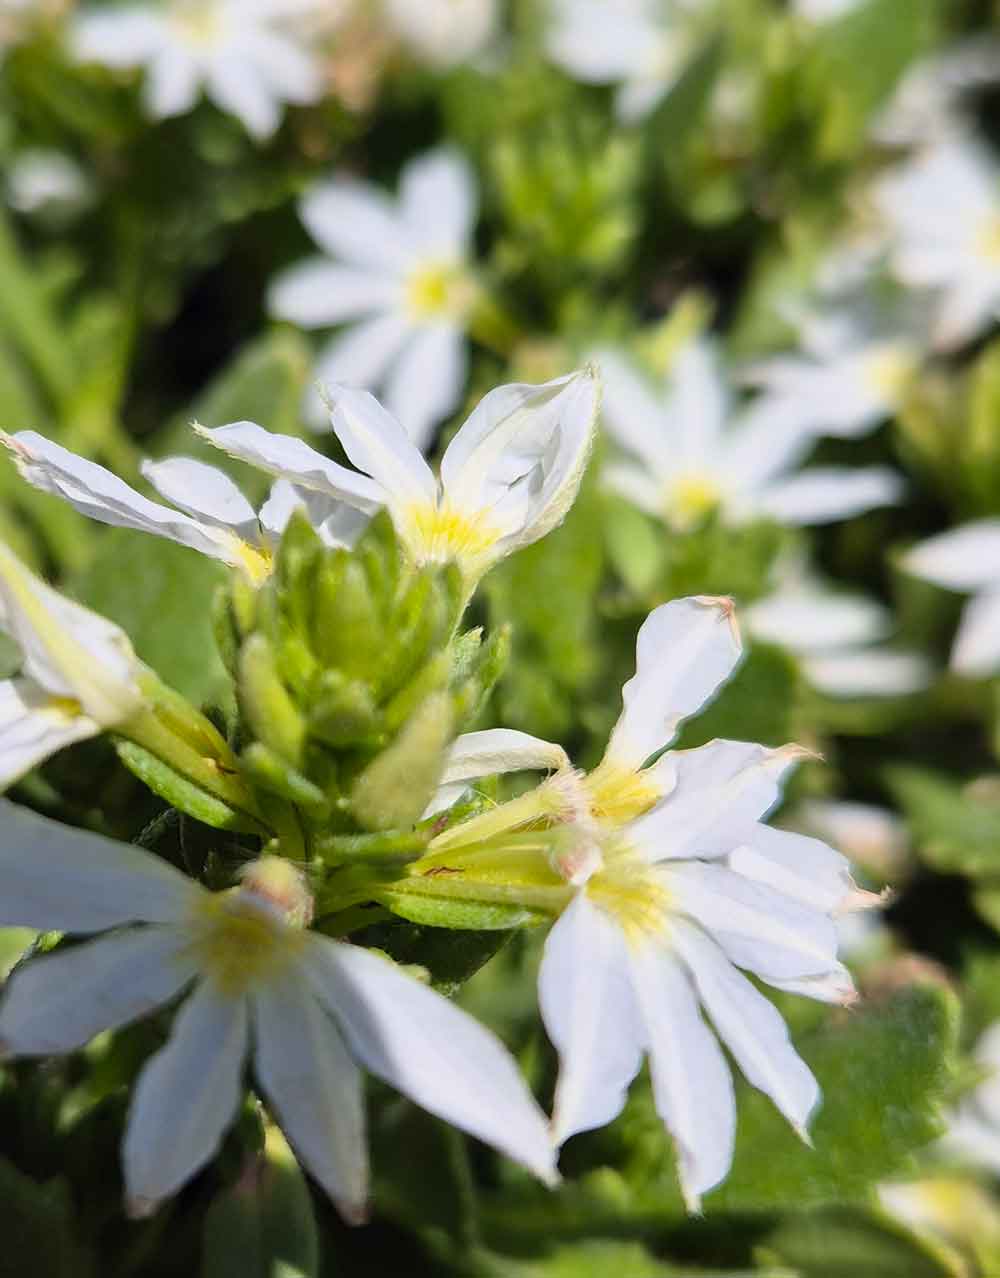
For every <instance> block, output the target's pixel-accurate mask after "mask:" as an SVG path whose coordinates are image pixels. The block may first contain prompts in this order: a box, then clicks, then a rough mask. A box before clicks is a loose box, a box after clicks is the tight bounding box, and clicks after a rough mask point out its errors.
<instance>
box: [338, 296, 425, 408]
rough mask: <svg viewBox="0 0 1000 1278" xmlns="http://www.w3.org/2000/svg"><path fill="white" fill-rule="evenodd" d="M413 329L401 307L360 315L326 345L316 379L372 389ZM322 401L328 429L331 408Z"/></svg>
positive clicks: (379, 382)
mask: <svg viewBox="0 0 1000 1278" xmlns="http://www.w3.org/2000/svg"><path fill="white" fill-rule="evenodd" d="M413 331H414V330H413V324H412V323H411V321H410V318H409V316H408V315H407V314H406V312H405V311H403V310H402V309H396V310H392V311H385V312H378V313H377V314H375V315H373V316H371V317H370V318H363V319H359V320H358V322H357V323H356V324H351V325H350V326H349V327H347V328H344V329H342V330H341V331H340V332H339V333H338V334H337V335H336V336H335V337H333V338H331V339H330V341H329V342H328V343H327V344H326V346H324V347H323V349H322V351H321V352H320V354H319V358H318V359H317V361H316V380H317V382H318V383H319V385H320V387H324V386H328V385H331V384H335V385H344V386H360V387H362V388H363V389H372V388H373V387H376V386H380V385H381V384H382V382H383V381H384V379H385V377H386V375H387V373H388V372H389V369H390V368H391V366H392V362H393V360H394V359H396V358H397V357H398V356H399V353H400V351H401V350H403V348H404V347H405V345H406V343H407V342H408V341H409V340H410V338H411V337H412V336H413ZM317 399H319V396H318V395H317ZM320 404H321V406H322V410H323V411H322V413H321V414H320V416H319V418H318V419H317V424H318V425H319V426H320V427H321V428H322V429H327V428H328V423H329V411H328V410H327V408H326V406H325V404H323V403H322V400H320Z"/></svg>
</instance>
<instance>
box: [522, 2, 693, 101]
mask: <svg viewBox="0 0 1000 1278" xmlns="http://www.w3.org/2000/svg"><path fill="white" fill-rule="evenodd" d="M691 7H692V5H691V4H690V2H689V0H688V2H685V0H552V3H551V19H550V25H549V30H548V36H547V40H546V47H547V49H548V54H549V57H550V58H551V59H552V60H553V62H555V63H557V64H558V65H559V66H561V67H562V68H563V69H564V70H566V71H568V72H569V74H570V75H572V76H575V77H576V78H577V79H578V80H582V81H584V83H587V84H617V85H619V88H618V91H617V93H616V95H615V111H616V113H617V115H618V118H619V119H620V120H622V121H625V122H628V123H632V122H634V121H637V120H640V119H641V118H642V117H643V116H644V115H647V114H648V113H649V112H650V111H652V110H653V108H654V107H655V106H656V105H657V104H658V103H659V102H660V101H661V100H662V99H663V97H664V96H665V95H666V94H667V93H668V92H669V91H670V89H672V88H673V86H674V85H675V84H676V83H677V80H678V79H679V78H680V75H681V73H682V72H683V70H684V67H685V65H686V63H687V61H688V59H689V57H690V55H691V53H692V49H693V44H692V38H691V33H690V31H689V30H688V24H687V23H686V21H685V18H686V11H687V10H689V9H690V8H691Z"/></svg>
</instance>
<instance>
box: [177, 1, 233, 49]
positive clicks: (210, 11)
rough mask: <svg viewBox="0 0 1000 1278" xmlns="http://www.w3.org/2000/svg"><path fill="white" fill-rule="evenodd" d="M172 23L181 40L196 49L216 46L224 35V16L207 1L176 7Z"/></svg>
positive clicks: (192, 2)
mask: <svg viewBox="0 0 1000 1278" xmlns="http://www.w3.org/2000/svg"><path fill="white" fill-rule="evenodd" d="M170 21H171V23H172V25H173V27H174V29H175V31H176V32H177V34H178V36H179V37H180V38H181V40H183V41H184V43H185V44H188V45H193V46H194V47H195V48H205V46H206V45H212V44H215V42H216V41H217V40H218V39H219V37H220V36H221V34H222V25H223V24H222V15H221V14H220V13H219V11H218V9H217V8H216V7H215V5H213V4H211V3H206V0H191V3H188V4H181V5H178V6H176V8H175V9H174V11H173V12H172V13H171V14H170Z"/></svg>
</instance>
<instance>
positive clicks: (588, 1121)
mask: <svg viewBox="0 0 1000 1278" xmlns="http://www.w3.org/2000/svg"><path fill="white" fill-rule="evenodd" d="M538 1002H539V1007H540V1008H541V1013H542V1020H543V1021H544V1022H545V1028H546V1030H547V1031H548V1035H549V1038H550V1039H551V1040H552V1042H553V1043H554V1044H555V1046H556V1049H557V1050H558V1052H559V1082H558V1085H557V1087H556V1096H555V1108H554V1113H553V1117H552V1128H553V1138H554V1139H555V1141H556V1143H557V1144H560V1145H561V1144H562V1143H563V1141H565V1140H568V1139H569V1137H570V1136H573V1135H575V1134H576V1133H577V1132H584V1131H590V1130H591V1129H592V1128H594V1127H603V1126H604V1124H605V1123H610V1122H611V1120H612V1119H613V1118H615V1117H616V1116H617V1115H618V1114H619V1113H620V1112H621V1108H622V1106H623V1105H624V1104H625V1095H626V1093H627V1091H628V1088H629V1085H630V1083H631V1082H632V1080H633V1078H635V1076H636V1074H637V1073H638V1071H639V1066H640V1065H641V1063H642V1055H643V1049H644V1047H645V1042H644V1039H643V1031H642V1026H641V1022H640V1021H639V1018H638V1012H637V1010H636V1008H635V1005H634V999H633V996H632V987H631V980H630V974H629V963H628V951H627V948H626V943H625V938H624V937H623V936H622V934H621V931H620V929H619V928H618V927H616V925H615V924H614V923H613V922H612V921H611V920H610V919H609V918H608V917H607V916H606V915H605V914H603V913H602V912H601V911H600V910H599V909H598V908H597V907H596V906H595V905H593V904H592V903H591V901H590V900H589V898H588V897H587V894H586V891H581V892H578V893H577V894H576V896H575V897H574V898H573V901H572V903H571V904H570V905H569V907H568V908H567V909H566V910H564V911H563V913H562V915H561V916H560V917H559V919H558V920H557V922H556V924H555V926H554V927H553V928H552V930H551V931H550V932H549V935H548V936H547V937H546V940H545V949H544V952H543V954H542V964H541V968H540V970H539V973H538Z"/></svg>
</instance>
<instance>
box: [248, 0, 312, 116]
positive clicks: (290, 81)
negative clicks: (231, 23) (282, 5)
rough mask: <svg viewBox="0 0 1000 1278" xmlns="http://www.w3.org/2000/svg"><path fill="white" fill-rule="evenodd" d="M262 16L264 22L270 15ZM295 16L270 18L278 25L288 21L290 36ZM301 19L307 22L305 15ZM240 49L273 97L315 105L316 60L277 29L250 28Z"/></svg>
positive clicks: (278, 13)
mask: <svg viewBox="0 0 1000 1278" xmlns="http://www.w3.org/2000/svg"><path fill="white" fill-rule="evenodd" d="M264 16H265V19H266V18H268V17H271V16H272V15H271V14H268V13H265V15H264ZM298 16H300V15H298V14H295V13H289V14H283V13H281V12H280V11H278V12H275V13H274V14H273V17H274V18H275V19H277V20H279V21H280V19H281V18H283V17H287V18H288V19H289V24H288V25H289V31H290V32H292V31H293V30H294V28H293V26H292V23H293V22H294V20H295V18H296V17H298ZM302 16H304V17H305V18H306V19H307V20H308V17H309V14H308V11H306V13H305V14H304V15H302ZM243 48H244V49H245V51H246V54H247V56H248V57H249V58H250V59H251V60H252V62H253V64H254V66H255V68H256V70H257V74H258V75H259V76H260V77H261V79H262V80H263V81H264V83H265V84H266V85H267V86H268V87H269V88H270V90H271V92H272V93H273V94H274V95H275V97H277V98H279V99H280V100H282V101H285V102H294V103H296V104H297V105H304V104H306V103H309V102H315V101H316V100H317V99H318V98H320V97H322V95H323V89H324V84H323V76H322V73H321V71H320V67H319V65H318V62H317V60H316V59H315V58H313V56H312V55H311V54H310V53H309V52H307V51H306V50H305V49H303V48H301V47H300V46H299V44H298V43H296V41H295V40H294V39H293V38H290V35H289V34H286V33H285V32H283V31H281V30H280V29H278V27H277V26H273V27H264V26H254V27H253V28H251V29H250V30H248V31H246V32H245V34H244V42H243Z"/></svg>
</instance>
